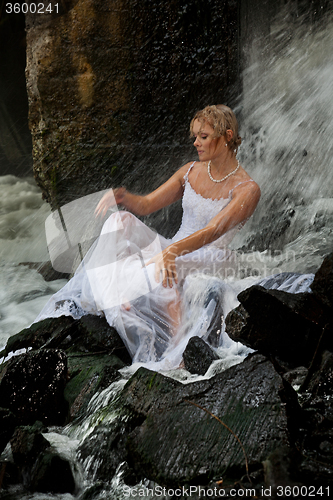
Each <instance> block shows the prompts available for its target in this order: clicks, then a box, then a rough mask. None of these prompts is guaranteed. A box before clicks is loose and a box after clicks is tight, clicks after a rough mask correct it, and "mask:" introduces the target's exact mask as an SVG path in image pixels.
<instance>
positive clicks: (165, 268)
mask: <svg viewBox="0 0 333 500" xmlns="http://www.w3.org/2000/svg"><path fill="white" fill-rule="evenodd" d="M176 257H177V255H176V254H175V253H174V252H173V251H172V248H171V246H169V247H167V248H166V249H165V250H163V251H162V252H160V253H158V254H157V255H155V257H153V258H152V259H150V261H149V262H147V264H146V266H148V265H149V264H152V263H155V280H156V281H157V283H159V282H160V281H161V279H162V284H163V286H164V287H166V286H168V285H169V287H170V288H171V287H172V284H173V283H172V282H173V281H174V282H175V284H177V283H178V277H177V270H176V263H175V259H176ZM161 276H162V278H161Z"/></svg>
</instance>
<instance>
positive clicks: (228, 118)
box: [190, 104, 242, 153]
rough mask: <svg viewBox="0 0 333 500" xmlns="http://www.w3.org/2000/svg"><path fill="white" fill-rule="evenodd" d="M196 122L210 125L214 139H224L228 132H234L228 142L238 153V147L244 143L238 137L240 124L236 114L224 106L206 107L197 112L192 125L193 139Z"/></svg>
mask: <svg viewBox="0 0 333 500" xmlns="http://www.w3.org/2000/svg"><path fill="white" fill-rule="evenodd" d="M195 120H199V122H201V123H202V124H204V123H208V125H210V126H211V127H212V128H213V129H214V133H213V137H222V136H224V135H225V134H226V132H227V130H232V132H233V136H232V139H231V140H230V141H229V142H228V146H229V148H230V149H231V150H232V151H234V152H235V153H237V150H238V147H239V146H240V144H241V142H242V138H241V137H239V135H238V122H237V118H236V116H235V113H234V112H233V111H232V109H230V108H229V107H228V106H225V105H224V104H217V105H213V106H206V107H205V108H204V109H202V110H200V111H197V113H196V114H195V116H194V118H193V119H192V120H191V123H190V133H191V137H193V124H194V121H195Z"/></svg>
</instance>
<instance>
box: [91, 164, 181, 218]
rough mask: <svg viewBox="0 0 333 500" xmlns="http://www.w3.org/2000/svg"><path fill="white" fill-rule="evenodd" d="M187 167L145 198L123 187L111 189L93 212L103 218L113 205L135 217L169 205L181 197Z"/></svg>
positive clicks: (178, 171)
mask: <svg viewBox="0 0 333 500" xmlns="http://www.w3.org/2000/svg"><path fill="white" fill-rule="evenodd" d="M189 165H190V164H186V165H184V166H183V167H181V168H180V169H179V170H177V172H175V173H174V174H173V175H172V176H171V177H170V179H168V180H167V181H166V182H164V184H162V185H161V186H160V187H158V188H157V189H155V191H153V192H152V193H150V194H147V195H145V196H140V195H136V194H133V193H130V192H129V191H127V190H126V189H125V188H123V187H121V188H117V189H114V190H112V189H111V190H110V191H109V192H108V193H106V194H105V195H104V196H103V198H102V199H101V201H100V202H99V203H98V205H97V207H96V210H95V213H96V215H100V214H101V215H102V216H103V217H104V215H105V214H106V212H107V210H108V208H110V207H111V206H113V205H114V203H117V204H120V205H123V206H124V207H125V208H126V209H127V210H129V211H130V212H133V213H134V214H135V215H148V214H151V213H153V212H156V211H157V210H160V209H161V208H164V207H167V206H168V205H171V203H174V202H175V201H177V200H179V199H180V198H181V197H182V195H183V178H184V175H185V174H186V172H187V171H188V169H189Z"/></svg>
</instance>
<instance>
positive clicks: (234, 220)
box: [147, 182, 260, 286]
mask: <svg viewBox="0 0 333 500" xmlns="http://www.w3.org/2000/svg"><path fill="white" fill-rule="evenodd" d="M259 199H260V188H259V186H258V185H257V184H256V183H255V182H249V183H246V184H244V185H242V186H239V187H237V188H235V190H234V191H233V196H232V199H231V201H230V203H228V205H227V206H226V207H225V208H224V209H223V210H221V212H220V213H219V214H217V215H216V216H215V217H213V219H212V220H211V221H210V222H209V223H208V224H207V226H206V227H204V228H203V229H200V230H199V231H196V232H195V233H193V234H191V235H190V236H188V237H187V238H184V239H182V240H179V241H176V242H175V243H172V244H171V245H169V246H168V247H167V248H166V249H165V250H163V252H161V253H159V254H158V255H156V256H155V257H154V258H153V259H151V260H150V261H149V262H148V264H150V263H152V262H155V279H156V281H160V273H161V272H162V281H163V285H164V286H167V284H169V286H172V281H173V280H174V281H175V283H177V272H176V264H175V258H176V257H178V256H180V255H185V254H187V253H190V252H193V251H194V250H197V249H198V248H201V247H202V246H204V245H207V244H208V243H212V242H213V241H215V240H216V239H217V238H219V237H220V236H222V235H223V234H225V233H226V232H228V231H229V230H230V229H233V228H234V227H236V226H238V225H239V224H241V223H242V222H245V221H246V220H247V219H248V218H249V217H250V216H251V215H252V214H253V212H254V210H255V208H256V206H257V204H258V201H259ZM148 264H147V265H148Z"/></svg>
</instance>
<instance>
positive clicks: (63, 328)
mask: <svg viewBox="0 0 333 500" xmlns="http://www.w3.org/2000/svg"><path fill="white" fill-rule="evenodd" d="M76 324H77V322H76V321H75V320H74V319H73V318H72V317H71V316H61V317H60V318H46V319H44V320H42V321H39V322H38V323H33V324H32V325H31V326H30V327H29V328H25V329H24V330H22V331H21V332H19V333H17V334H16V335H12V336H11V337H9V339H8V341H7V345H6V348H5V350H4V353H3V354H5V355H7V354H8V353H10V352H15V351H17V350H18V349H28V348H29V347H31V348H32V349H39V348H41V347H46V346H48V347H51V346H52V344H53V346H52V347H58V346H59V345H60V344H61V342H62V341H64V339H65V338H66V337H68V336H70V335H71V334H73V333H74V332H75V331H76V328H77V326H76Z"/></svg>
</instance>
